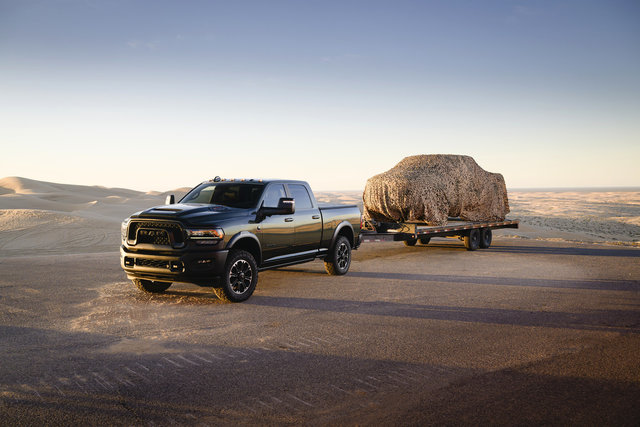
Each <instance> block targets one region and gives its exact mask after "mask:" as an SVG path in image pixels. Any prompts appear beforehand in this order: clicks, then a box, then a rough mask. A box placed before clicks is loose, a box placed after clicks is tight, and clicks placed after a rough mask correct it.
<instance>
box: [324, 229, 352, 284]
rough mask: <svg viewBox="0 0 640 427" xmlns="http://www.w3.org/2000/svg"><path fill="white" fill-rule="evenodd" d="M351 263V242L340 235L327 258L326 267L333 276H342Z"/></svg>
mask: <svg viewBox="0 0 640 427" xmlns="http://www.w3.org/2000/svg"><path fill="white" fill-rule="evenodd" d="M350 265H351V244H349V240H348V239H347V238H346V237H344V236H340V237H338V238H337V239H336V243H335V244H334V245H333V249H332V250H331V253H330V254H329V255H328V256H327V258H325V261H324V269H325V270H327V273H329V274H331V275H332V276H342V275H343V274H346V273H347V271H349V266H350Z"/></svg>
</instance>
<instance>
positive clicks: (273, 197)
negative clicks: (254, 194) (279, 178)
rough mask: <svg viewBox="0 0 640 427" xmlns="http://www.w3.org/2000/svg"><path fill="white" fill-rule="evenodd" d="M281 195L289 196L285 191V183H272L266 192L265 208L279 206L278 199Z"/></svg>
mask: <svg viewBox="0 0 640 427" xmlns="http://www.w3.org/2000/svg"><path fill="white" fill-rule="evenodd" d="M281 197H287V195H286V193H285V192H284V185H282V184H271V185H270V186H269V187H267V191H265V193H264V205H263V206H264V207H265V208H277V207H278V201H279V200H280V198H281Z"/></svg>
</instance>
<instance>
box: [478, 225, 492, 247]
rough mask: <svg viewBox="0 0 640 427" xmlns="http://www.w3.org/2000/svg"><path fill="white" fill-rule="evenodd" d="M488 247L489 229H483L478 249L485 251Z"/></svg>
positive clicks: (489, 239)
mask: <svg viewBox="0 0 640 427" xmlns="http://www.w3.org/2000/svg"><path fill="white" fill-rule="evenodd" d="M489 246H491V229H490V228H483V229H482V231H481V232H480V247H481V248H482V249H487V248H488V247H489Z"/></svg>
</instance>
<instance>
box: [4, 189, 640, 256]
mask: <svg viewBox="0 0 640 427" xmlns="http://www.w3.org/2000/svg"><path fill="white" fill-rule="evenodd" d="M187 191H188V188H178V189H174V190H170V191H164V192H158V191H149V192H146V193H145V192H140V191H134V190H128V189H124V188H106V187H99V186H82V185H70V184H57V183H51V182H43V181H37V180H32V179H27V178H20V177H7V178H3V179H0V256H16V255H28V254H43V255H44V254H63V253H92V252H104V251H114V250H116V248H117V247H118V246H119V243H120V242H119V240H120V223H121V222H122V220H123V219H124V218H126V217H128V216H129V215H130V214H132V213H134V212H136V211H139V210H142V209H145V208H148V207H151V206H156V205H159V204H163V203H164V199H165V197H166V195H167V194H175V195H176V197H178V198H180V197H181V196H182V195H184V194H185V193H186V192H187ZM316 197H317V199H318V201H319V202H320V203H345V204H358V205H359V206H360V208H361V209H362V192H360V191H341V192H339V191H335V192H328V191H324V192H317V193H316ZM509 203H510V205H511V213H510V214H509V218H510V219H520V221H521V227H520V229H517V230H499V231H497V232H496V237H498V236H502V237H511V238H521V239H536V240H556V241H569V242H588V243H601V244H618V245H634V246H640V189H635V190H633V191H632V190H629V191H568V190H567V191H510V192H509Z"/></svg>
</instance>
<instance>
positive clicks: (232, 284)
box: [213, 250, 258, 302]
mask: <svg viewBox="0 0 640 427" xmlns="http://www.w3.org/2000/svg"><path fill="white" fill-rule="evenodd" d="M257 284H258V264H257V263H256V260H255V258H253V255H251V254H250V253H249V252H247V251H243V250H232V251H231V252H229V256H228V257H227V262H226V263H225V266H224V272H223V275H222V277H221V280H220V282H219V284H218V285H219V288H214V290H213V291H214V293H215V294H216V296H217V297H218V298H220V299H221V300H223V301H230V302H242V301H246V300H247V299H249V297H250V296H251V295H252V294H253V291H255V289H256V285H257Z"/></svg>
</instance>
